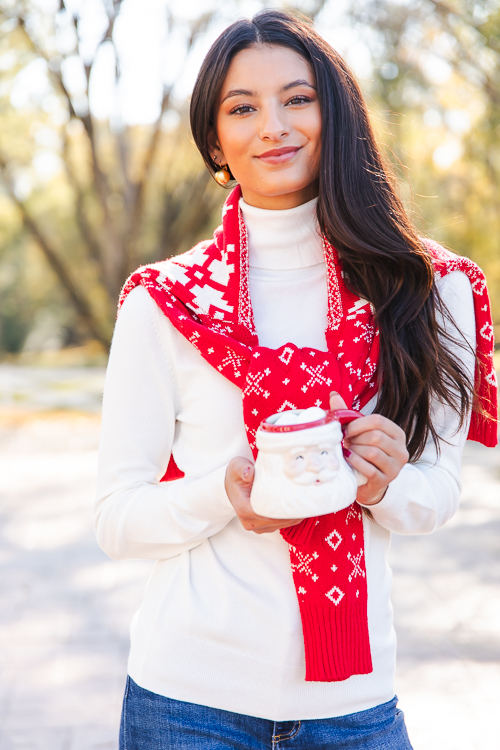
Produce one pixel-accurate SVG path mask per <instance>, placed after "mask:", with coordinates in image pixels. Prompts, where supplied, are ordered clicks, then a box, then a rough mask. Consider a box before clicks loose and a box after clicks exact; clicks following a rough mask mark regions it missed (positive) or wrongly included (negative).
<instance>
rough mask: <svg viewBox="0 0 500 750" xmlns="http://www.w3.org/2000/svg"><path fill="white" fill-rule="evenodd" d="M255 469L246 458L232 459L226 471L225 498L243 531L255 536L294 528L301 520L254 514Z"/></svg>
mask: <svg viewBox="0 0 500 750" xmlns="http://www.w3.org/2000/svg"><path fill="white" fill-rule="evenodd" d="M254 476H255V468H254V465H253V463H252V462H251V461H249V459H248V458H243V457H242V456H237V457H236V458H233V459H232V460H231V461H230V462H229V464H228V466H227V469H226V481H225V487H226V492H227V496H228V498H229V500H230V502H231V504H232V506H233V508H234V510H235V512H236V515H237V516H238V518H239V519H240V522H241V524H242V526H243V528H244V529H246V530H247V531H254V532H255V533H256V534H266V533H271V532H273V531H277V530H278V529H285V528H287V527H288V526H296V525H297V524H299V523H301V521H302V519H301V518H299V519H289V518H288V519H287V518H284V519H278V518H264V517H263V516H258V515H257V514H256V513H254V510H253V508H252V504H251V502H250V493H251V491H252V485H253V480H254Z"/></svg>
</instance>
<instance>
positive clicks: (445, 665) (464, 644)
mask: <svg viewBox="0 0 500 750" xmlns="http://www.w3.org/2000/svg"><path fill="white" fill-rule="evenodd" d="M27 369H28V368H23V371H22V372H19V373H17V375H19V376H20V377H19V378H18V377H17V375H16V372H15V370H14V371H13V370H12V368H11V369H10V371H9V372H6V370H5V367H4V366H3V367H0V425H1V426H0V454H1V457H0V478H1V479H0V514H1V527H0V529H1V535H0V581H1V583H0V646H1V648H0V653H1V657H0V670H1V671H0V673H1V680H0V727H1V729H0V750H13V749H14V748H16V750H98V749H99V750H116V748H117V727H118V722H119V713H120V702H121V697H122V690H123V685H124V680H125V664H126V655H127V648H128V625H129V622H130V618H131V616H132V614H133V612H134V610H135V609H136V608H137V606H138V605H139V603H140V600H141V595H142V590H143V587H144V582H145V580H146V578H147V576H148V574H149V571H150V570H151V564H150V563H147V562H142V561H129V562H119V563H117V562H113V561H111V560H109V559H108V558H107V557H106V556H105V555H104V553H102V552H101V551H100V550H99V548H98V547H97V545H96V542H95V540H94V535H93V531H92V525H91V515H90V513H91V511H90V509H91V504H92V500H93V494H94V483H95V471H96V461H97V441H98V431H99V416H98V403H99V392H100V391H99V389H100V387H101V386H102V371H94V372H92V371H88V370H87V371H78V372H76V371H71V372H70V371H65V372H63V371H60V370H59V371H52V375H50V374H48V372H47V371H45V372H44V373H37V372H36V371H34V372H31V373H27V372H25V370H27ZM21 376H22V377H21ZM35 381H36V383H35ZM54 382H57V383H58V384H59V386H58V387H55V388H51V387H50V384H51V383H54ZM6 383H11V385H12V387H11V389H10V391H8V389H7V388H6ZM22 384H24V385H22ZM21 385H22V388H21ZM23 389H24V390H23ZM9 393H10V395H8V394H9ZM15 393H18V394H19V393H24V394H28V395H25V396H24V397H19V396H18V397H17V399H16V398H15V397H14V396H13V395H12V394H15ZM47 393H50V394H52V395H50V397H49V396H47ZM61 393H62V394H63V397H61ZM37 394H38V396H37ZM54 394H55V395H54ZM68 394H72V395H71V396H68ZM75 394H76V395H75ZM61 399H62V403H61ZM64 399H66V400H64ZM61 408H65V409H66V410H67V411H66V412H64V411H61ZM75 409H80V412H76V411H75ZM47 410H49V411H47ZM50 410H52V411H50ZM82 410H84V411H82ZM463 477H464V493H463V502H462V506H461V509H460V511H459V512H458V514H457V515H456V517H455V518H454V519H453V520H452V521H451V522H450V523H449V524H448V525H447V526H446V527H445V528H444V529H442V530H441V531H439V532H437V533H436V534H433V535H431V536H429V537H397V536H395V537H394V542H393V547H392V552H391V556H392V565H393V569H394V597H393V599H394V606H395V612H396V624H397V630H398V635H399V663H398V673H397V690H398V695H399V698H400V705H401V707H402V708H403V710H404V711H405V713H406V717H407V723H408V727H409V731H410V736H411V738H412V742H413V745H414V748H415V750H498V748H499V747H500V740H499V739H498V730H497V728H496V712H495V710H496V708H497V703H498V694H499V689H500V597H499V596H498V590H499V583H500V542H499V540H500V502H499V501H500V452H499V451H498V449H495V450H487V449H484V448H482V447H481V446H478V445H476V444H468V446H467V449H466V453H465V460H464V470H463Z"/></svg>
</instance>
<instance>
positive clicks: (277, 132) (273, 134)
mask: <svg viewBox="0 0 500 750" xmlns="http://www.w3.org/2000/svg"><path fill="white" fill-rule="evenodd" d="M289 132H290V127H289V125H288V123H287V117H286V116H285V113H284V112H283V109H282V107H281V106H279V105H275V104H271V105H269V106H267V107H263V108H262V111H261V123H260V137H261V138H262V140H266V141H279V140H281V138H284V137H285V136H286V135H288V133H289Z"/></svg>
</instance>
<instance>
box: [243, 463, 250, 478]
mask: <svg viewBox="0 0 500 750" xmlns="http://www.w3.org/2000/svg"><path fill="white" fill-rule="evenodd" d="M249 471H250V466H247V468H246V469H245V471H244V472H243V479H246V478H247V476H248V472H249Z"/></svg>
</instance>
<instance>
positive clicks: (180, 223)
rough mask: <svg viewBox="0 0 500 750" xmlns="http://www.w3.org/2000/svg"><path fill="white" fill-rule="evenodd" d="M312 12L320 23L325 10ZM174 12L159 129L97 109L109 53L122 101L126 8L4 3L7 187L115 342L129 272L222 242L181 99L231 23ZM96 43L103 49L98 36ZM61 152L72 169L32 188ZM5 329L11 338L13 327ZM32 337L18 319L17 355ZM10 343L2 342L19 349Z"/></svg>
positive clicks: (77, 298) (168, 24)
mask: <svg viewBox="0 0 500 750" xmlns="http://www.w3.org/2000/svg"><path fill="white" fill-rule="evenodd" d="M90 5H92V6H93V8H94V11H93V13H94V15H93V16H92V19H91V23H92V25H93V28H92V29H91V31H92V33H91V34H90V33H89V17H88V12H90V11H89V6H90ZM123 5H125V4H123ZM302 5H303V6H304V9H305V10H307V11H308V13H309V15H310V16H311V17H314V15H316V14H317V13H318V12H319V10H320V9H321V7H322V5H323V2H321V0H320V1H319V2H315V1H314V0H312V2H310V3H309V4H307V0H306V2H305V3H302ZM172 6H173V3H169V2H168V0H167V1H166V2H164V5H163V10H164V15H163V17H162V18H161V19H160V23H161V24H163V26H164V31H165V35H164V36H165V38H164V41H163V46H164V49H165V50H167V51H168V50H169V48H171V50H173V56H174V57H175V62H172V51H171V54H170V63H169V65H170V68H171V69H173V70H174V74H173V75H172V70H170V69H169V70H165V71H164V74H165V75H164V76H163V78H164V80H163V83H162V84H161V85H162V91H161V97H160V98H161V101H160V104H159V106H158V110H157V113H156V116H155V118H154V122H151V123H150V124H144V125H141V124H139V125H137V124H135V125H131V124H129V123H128V122H127V121H126V119H124V117H123V112H122V108H121V107H120V106H119V105H118V104H117V106H115V107H113V108H111V109H112V111H111V114H109V115H108V116H107V117H106V118H105V119H103V118H102V117H101V118H100V119H99V118H97V117H96V115H95V112H93V111H92V106H91V100H92V87H93V85H94V86H95V83H96V81H95V76H96V75H102V71H103V66H102V64H101V67H100V68H99V70H98V71H97V65H96V63H97V61H98V60H99V56H100V55H101V57H102V55H103V54H106V55H107V57H108V58H109V57H111V58H112V59H113V68H114V72H113V81H112V86H111V90H112V91H113V96H114V97H115V98H116V101H117V102H118V101H119V94H120V89H121V85H122V78H123V65H122V62H123V61H122V55H121V50H120V45H119V44H117V28H118V26H119V23H120V17H121V14H122V12H124V10H125V8H122V0H102V1H101V0H97V2H96V3H92V4H90V3H89V4H88V5H87V7H85V3H82V2H79V1H78V0H68V1H67V2H63V0H58V2H57V4H56V7H54V8H52V9H51V8H50V0H49V3H48V4H47V3H39V2H37V1H36V0H16V1H14V0H0V33H1V37H0V70H1V69H2V68H3V73H4V81H3V94H4V97H3V99H2V98H1V95H2V91H1V90H0V101H1V105H0V106H1V109H0V115H1V125H0V173H1V176H2V178H3V185H4V188H5V190H6V192H7V194H8V196H9V197H10V200H11V201H12V202H13V204H14V205H15V206H16V208H17V210H18V213H19V215H20V216H21V218H22V224H23V228H24V231H25V232H27V233H29V235H30V236H31V237H32V238H33V240H34V241H35V242H36V244H37V246H38V248H39V249H40V250H41V252H42V253H43V255H44V257H45V260H46V262H47V263H48V265H49V266H50V268H51V269H52V271H53V272H54V274H55V276H56V277H57V281H58V285H59V286H60V287H61V288H63V289H64V290H65V293H66V295H67V298H68V299H69V301H70V303H71V305H72V307H73V309H74V311H75V312H76V314H77V317H78V318H79V319H80V320H82V321H84V323H85V325H86V328H87V330H88V331H89V332H90V334H91V336H92V337H94V338H95V339H97V340H99V341H101V342H102V343H103V344H105V345H106V344H107V343H108V342H109V339H110V335H111V330H112V324H113V319H114V311H115V309H116V300H117V296H118V293H119V290H120V288H121V286H122V284H123V282H124V280H125V278H126V277H127V275H128V274H129V273H130V272H131V271H132V270H133V269H135V268H136V267H137V266H138V265H139V264H141V263H144V262H147V261H149V262H151V261H156V260H158V259H160V258H163V257H166V256H171V255H175V254H176V253H178V252H181V251H183V250H185V249H187V248H189V247H191V246H192V245H193V244H194V243H195V242H196V241H197V240H198V239H200V237H202V236H206V234H207V232H210V233H211V228H212V226H213V224H214V223H215V221H216V220H217V219H216V216H215V212H216V211H217V209H218V208H219V207H220V206H221V204H222V201H223V199H224V197H225V196H224V194H223V192H222V191H221V190H220V188H219V187H218V186H216V185H215V183H214V182H213V180H212V179H211V177H210V175H209V174H208V172H207V170H206V169H205V168H204V166H202V164H201V160H200V158H199V156H198V154H197V152H196V150H195V149H194V147H193V145H192V144H191V143H190V141H189V139H188V137H187V134H188V124H187V119H188V118H187V105H186V100H185V97H184V98H179V96H177V97H176V96H175V88H176V85H177V83H178V81H179V78H181V77H182V74H183V72H184V70H185V68H186V66H188V65H189V64H190V60H191V56H192V53H193V51H195V49H196V45H197V44H198V42H199V41H200V39H203V36H204V34H206V32H207V30H209V29H213V28H215V29H217V28H218V26H220V24H221V13H222V11H221V8H220V6H219V7H218V4H217V3H212V7H210V5H208V6H207V8H208V9H207V10H206V12H200V13H199V14H198V15H197V16H196V17H193V18H189V17H186V15H185V14H184V15H182V14H181V15H180V17H179V18H177V17H176V15H175V14H174V12H173V10H172ZM237 8H238V2H235V3H232V4H228V5H227V6H225V13H226V15H227V14H228V13H229V18H228V20H227V21H226V22H225V23H224V24H223V25H222V28H223V27H224V26H225V25H227V23H228V22H230V20H231V15H233V16H234V13H235V11H237ZM86 13H87V15H85V14H86ZM147 13H148V8H147V7H144V14H145V15H147ZM223 15H224V13H222V16H223ZM99 25H100V26H101V30H100V32H99ZM96 28H97V31H96ZM96 34H97V36H98V38H97V40H96V41H95V42H94V44H93V47H92V45H91V44H89V36H90V37H92V35H93V36H94V37H95V36H96ZM212 35H213V33H212ZM118 36H119V35H118ZM2 61H3V65H2ZM158 67H161V61H159V66H158ZM167 67H168V65H167ZM157 72H158V73H160V71H159V70H158V71H157ZM22 76H24V77H25V78H24V79H22V80H23V81H24V83H26V80H27V78H28V79H29V80H30V81H31V88H32V89H33V88H35V91H34V93H33V95H32V97H31V102H30V103H27V102H21V103H19V101H17V99H19V96H17V99H16V91H15V83H16V81H17V82H19V80H20V78H22ZM158 78H159V80H160V79H161V74H160V75H159V76H158ZM47 82H48V83H47ZM37 83H38V86H39V88H40V91H38V92H37V91H36V87H37ZM147 83H148V81H147V80H144V81H143V82H142V85H143V86H145V85H147ZM44 87H45V88H44ZM33 101H34V102H35V105H34V106H33ZM13 103H14V105H15V106H14V107H13V106H12V105H13ZM16 105H17V106H16ZM30 106H31V111H30ZM28 133H29V135H30V137H27V134H28ZM50 155H52V157H54V156H55V155H56V156H57V159H58V160H59V163H60V166H61V167H62V170H60V171H59V172H57V169H54V170H53V171H54V172H55V174H54V176H53V178H52V179H51V180H50V181H47V180H45V182H44V181H42V183H43V184H40V185H38V187H37V189H32V187H33V167H35V171H36V168H41V169H42V171H43V168H44V167H45V168H46V169H48V171H49V172H50V171H51V163H50V159H49V158H48V157H49V156H50ZM44 159H45V163H44V161H43V160H44ZM30 180H31V183H32V184H31V186H30V185H29V182H30ZM0 286H1V282H0ZM5 326H7V328H6V331H7V330H12V326H13V323H12V322H11V323H7V322H6V323H5V325H4V327H5ZM9 326H10V327H9ZM25 330H26V326H24V327H23V325H22V323H21V321H20V320H19V325H18V331H17V344H16V345H15V346H16V347H17V348H19V342H20V341H21V340H22V338H23V332H24V331H25ZM9 335H10V334H9V333H6V334H5V335H4V337H3V338H4V341H3V345H4V346H9V348H10V349H12V348H13V343H12V341H10V339H9ZM11 338H12V336H11ZM14 338H16V336H14Z"/></svg>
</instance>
